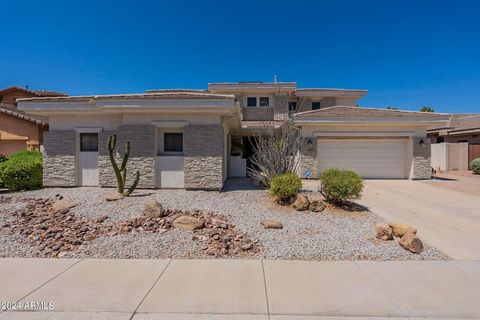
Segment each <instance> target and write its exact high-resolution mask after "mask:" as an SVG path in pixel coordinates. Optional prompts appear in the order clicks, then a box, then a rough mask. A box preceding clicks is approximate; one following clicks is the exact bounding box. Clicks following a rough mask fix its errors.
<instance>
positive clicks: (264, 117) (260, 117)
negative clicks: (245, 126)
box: [242, 107, 274, 121]
mask: <svg viewBox="0 0 480 320" xmlns="http://www.w3.org/2000/svg"><path fill="white" fill-rule="evenodd" d="M242 115H243V116H242V120H244V121H270V120H273V118H274V110H273V108H272V107H243V108H242Z"/></svg>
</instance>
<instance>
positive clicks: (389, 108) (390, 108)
mask: <svg viewBox="0 0 480 320" xmlns="http://www.w3.org/2000/svg"><path fill="white" fill-rule="evenodd" d="M387 109H388V110H398V108H397V107H387Z"/></svg>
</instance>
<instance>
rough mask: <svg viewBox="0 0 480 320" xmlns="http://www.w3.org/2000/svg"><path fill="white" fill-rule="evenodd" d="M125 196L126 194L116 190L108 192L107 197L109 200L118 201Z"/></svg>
mask: <svg viewBox="0 0 480 320" xmlns="http://www.w3.org/2000/svg"><path fill="white" fill-rule="evenodd" d="M123 198H125V195H124V194H122V193H120V192H116V191H115V192H112V193H110V194H108V195H107V196H106V197H105V199H106V200H107V201H117V200H122V199H123Z"/></svg>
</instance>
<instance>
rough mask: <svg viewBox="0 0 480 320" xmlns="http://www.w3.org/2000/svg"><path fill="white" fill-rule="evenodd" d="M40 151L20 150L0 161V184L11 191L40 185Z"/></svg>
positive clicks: (34, 187)
mask: <svg viewBox="0 0 480 320" xmlns="http://www.w3.org/2000/svg"><path fill="white" fill-rule="evenodd" d="M42 174H43V167H42V153H41V152H38V151H21V152H18V153H15V154H13V155H12V156H10V157H9V159H8V160H7V161H4V162H2V163H0V184H2V185H4V186H5V187H6V188H7V189H10V190H12V191H18V190H31V189H38V188H41V187H42Z"/></svg>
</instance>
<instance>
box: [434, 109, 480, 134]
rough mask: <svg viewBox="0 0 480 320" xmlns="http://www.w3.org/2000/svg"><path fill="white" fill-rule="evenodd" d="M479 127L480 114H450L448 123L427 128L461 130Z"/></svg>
mask: <svg viewBox="0 0 480 320" xmlns="http://www.w3.org/2000/svg"><path fill="white" fill-rule="evenodd" d="M477 128H480V114H471V113H470V114H468V113H467V114H451V115H450V118H449V120H448V123H447V124H445V125H435V126H431V127H429V128H428V129H427V131H429V132H433V131H439V130H449V131H461V130H471V129H477Z"/></svg>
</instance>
